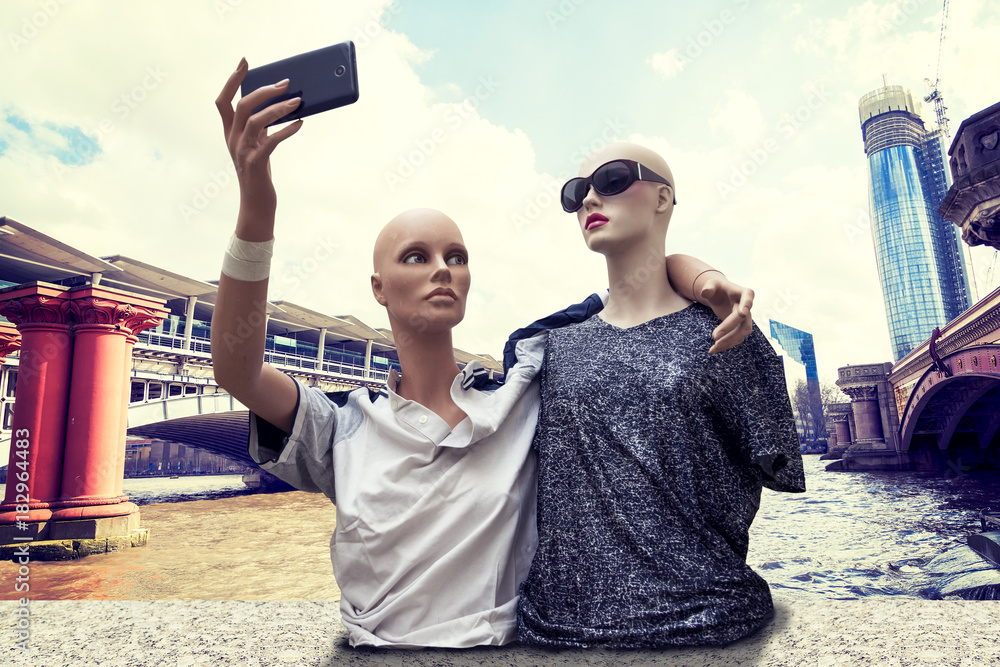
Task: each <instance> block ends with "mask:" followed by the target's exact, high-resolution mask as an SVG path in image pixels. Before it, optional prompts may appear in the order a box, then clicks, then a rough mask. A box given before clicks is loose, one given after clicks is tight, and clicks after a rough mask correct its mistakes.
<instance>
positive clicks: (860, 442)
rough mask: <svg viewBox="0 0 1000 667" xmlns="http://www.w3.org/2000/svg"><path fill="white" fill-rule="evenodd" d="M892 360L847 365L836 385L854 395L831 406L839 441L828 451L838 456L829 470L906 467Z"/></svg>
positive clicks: (835, 456) (900, 468) (828, 467)
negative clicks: (901, 448) (890, 377)
mask: <svg viewBox="0 0 1000 667" xmlns="http://www.w3.org/2000/svg"><path fill="white" fill-rule="evenodd" d="M891 372H892V364H890V363H884V364H869V365H864V366H845V367H843V368H840V369H838V374H839V377H838V379H837V386H838V387H840V389H841V390H842V391H843V392H844V393H845V394H847V395H848V396H850V397H851V402H850V403H838V404H836V405H835V406H832V407H833V410H831V415H830V419H831V421H833V423H834V427H835V430H836V434H837V444H836V447H835V448H831V450H830V452H829V453H828V454H827V455H826V456H827V457H828V458H837V457H839V460H838V461H834V462H833V463H831V464H830V465H828V466H827V468H826V469H827V470H907V469H909V462H908V461H905V460H904V457H903V456H902V455H901V453H900V451H899V449H900V447H899V442H898V440H899V435H898V428H899V415H898V414H897V412H896V403H895V400H894V398H893V389H892V385H891V384H890V382H889V374H890V373H891Z"/></svg>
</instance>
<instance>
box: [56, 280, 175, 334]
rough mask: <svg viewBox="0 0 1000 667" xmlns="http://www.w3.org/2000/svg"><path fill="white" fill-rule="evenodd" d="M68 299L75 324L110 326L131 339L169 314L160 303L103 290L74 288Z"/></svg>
mask: <svg viewBox="0 0 1000 667" xmlns="http://www.w3.org/2000/svg"><path fill="white" fill-rule="evenodd" d="M70 299H71V301H72V306H71V309H72V311H73V314H74V320H75V321H74V323H75V324H78V325H95V324H96V325H106V326H114V327H116V328H120V329H123V330H124V333H125V334H126V335H132V336H135V335H136V334H138V333H139V332H140V331H145V330H146V329H149V328H151V327H155V326H156V325H157V324H159V323H160V322H161V321H162V320H163V318H165V317H167V315H169V313H168V312H167V311H166V310H164V309H163V305H164V304H163V302H162V301H157V300H155V299H148V298H145V297H141V296H138V295H136V294H126V293H124V292H119V291H117V290H110V289H106V288H99V287H93V286H88V287H85V288H77V289H74V290H72V292H71V293H70Z"/></svg>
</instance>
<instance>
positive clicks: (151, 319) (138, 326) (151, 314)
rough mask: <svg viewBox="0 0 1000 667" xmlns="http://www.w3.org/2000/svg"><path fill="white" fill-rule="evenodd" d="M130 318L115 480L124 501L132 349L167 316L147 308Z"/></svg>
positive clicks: (126, 320)
mask: <svg viewBox="0 0 1000 667" xmlns="http://www.w3.org/2000/svg"><path fill="white" fill-rule="evenodd" d="M133 310H134V312H133V314H132V315H131V316H130V317H127V318H125V328H126V329H128V330H129V332H130V333H129V335H128V336H126V337H125V377H124V379H123V381H122V406H123V408H122V412H121V421H120V424H119V426H118V440H119V441H120V442H121V443H123V444H122V446H121V448H120V449H119V450H118V472H117V473H116V477H115V479H117V480H118V483H117V486H116V487H115V492H116V493H117V494H118V495H119V496H120V497H121V499H122V500H128V496H126V495H124V494H123V489H122V485H124V483H125V445H124V443H125V437H126V431H127V430H128V404H129V399H130V398H131V397H132V349H133V348H134V347H135V343H136V341H138V340H139V338H138V336H139V333H140V332H143V331H145V330H146V329H151V328H152V327H155V326H156V325H157V324H159V323H160V322H161V321H162V320H163V318H164V317H166V316H167V313H166V312H165V311H160V310H158V309H157V310H153V309H150V308H148V307H146V308H134V309H133Z"/></svg>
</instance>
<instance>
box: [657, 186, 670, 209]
mask: <svg viewBox="0 0 1000 667" xmlns="http://www.w3.org/2000/svg"><path fill="white" fill-rule="evenodd" d="M657 194H658V195H659V196H658V198H657V200H656V212H657V213H664V212H666V210H667V208H668V207H669V206H670V204H671V202H673V201H674V188H673V186H670V185H660V187H659V190H658V192H657Z"/></svg>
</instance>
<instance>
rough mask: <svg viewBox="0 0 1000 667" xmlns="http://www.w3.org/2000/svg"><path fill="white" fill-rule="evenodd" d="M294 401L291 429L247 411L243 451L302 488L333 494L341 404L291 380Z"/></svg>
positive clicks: (281, 477) (280, 477)
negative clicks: (294, 392)
mask: <svg viewBox="0 0 1000 667" xmlns="http://www.w3.org/2000/svg"><path fill="white" fill-rule="evenodd" d="M295 387H296V389H297V390H298V401H297V403H296V406H295V417H294V419H293V421H292V432H291V433H285V432H284V431H282V430H281V429H279V428H278V427H276V426H274V425H273V424H271V423H269V422H267V421H265V420H263V419H261V418H260V417H258V416H257V415H256V414H254V413H252V412H251V413H250V436H249V440H248V442H247V453H248V454H249V455H250V458H252V459H253V460H254V461H255V462H257V464H258V465H259V466H260V467H261V469H263V470H266V471H267V472H269V473H271V474H272V475H274V476H275V477H277V478H279V479H281V480H283V481H285V482H288V483H289V484H291V485H292V486H294V487H295V488H297V489H300V490H302V491H309V492H310V493H323V494H325V495H326V496H328V497H330V498H331V499H333V498H334V492H335V487H334V474H333V472H334V471H333V445H334V442H335V440H336V438H337V434H338V422H339V421H341V420H342V416H341V415H340V414H339V413H340V412H341V411H342V410H343V409H344V406H343V405H339V404H338V403H337V402H334V401H332V400H330V398H329V397H328V396H327V395H326V394H325V393H323V392H322V391H321V390H319V389H317V388H315V387H306V386H305V385H303V384H302V383H301V382H299V381H298V380H295Z"/></svg>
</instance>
